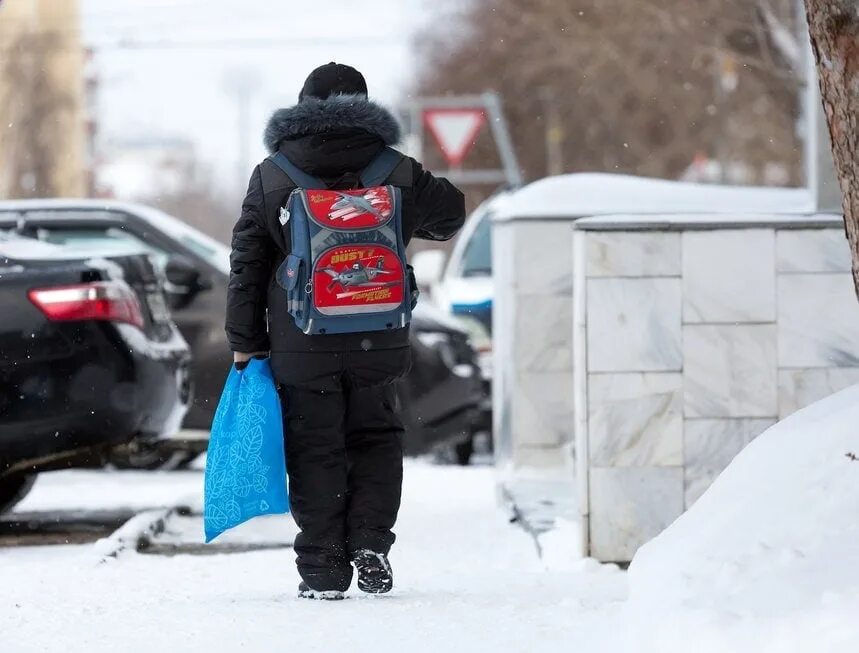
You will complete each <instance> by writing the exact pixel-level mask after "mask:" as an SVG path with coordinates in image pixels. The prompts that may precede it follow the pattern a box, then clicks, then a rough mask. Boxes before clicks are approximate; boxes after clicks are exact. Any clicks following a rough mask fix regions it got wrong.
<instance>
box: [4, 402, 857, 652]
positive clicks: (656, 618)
mask: <svg viewBox="0 0 859 653" xmlns="http://www.w3.org/2000/svg"><path fill="white" fill-rule="evenodd" d="M856 456H859V386H855V387H853V388H850V389H848V390H845V391H844V392H841V393H839V394H837V395H834V396H832V397H830V398H828V399H825V400H824V401H822V402H819V403H817V404H814V405H813V406H811V407H809V408H807V409H806V410H803V411H801V412H799V413H797V414H796V415H794V416H793V417H791V418H788V419H787V420H785V421H784V422H781V423H780V424H778V425H776V426H775V427H773V428H771V429H770V430H768V431H767V432H766V433H764V434H762V435H761V436H759V437H758V439H756V440H755V441H754V442H753V443H752V444H751V445H749V446H748V447H747V448H746V449H745V450H744V451H743V452H742V453H741V454H740V455H739V456H738V457H737V458H736V459H735V461H734V462H733V463H732V464H731V465H730V466H729V467H728V469H727V470H726V471H725V472H724V473H723V474H722V475H721V476H720V477H719V479H718V480H717V481H716V483H715V484H714V485H713V486H712V488H710V490H709V491H708V492H707V493H706V494H705V495H704V496H703V497H702V498H701V499H700V500H699V501H698V502H697V503H696V504H695V505H694V506H693V507H692V509H691V510H690V511H689V512H688V513H686V514H685V515H684V516H682V517H681V518H680V519H678V520H677V521H676V522H675V523H674V524H673V525H672V526H670V527H669V528H668V529H667V530H666V531H665V532H664V533H663V534H662V535H660V536H658V537H657V538H656V539H654V540H653V541H652V542H650V543H649V544H647V545H646V546H645V547H643V548H642V549H641V550H640V552H639V554H638V555H637V556H636V558H635V560H634V561H633V564H632V567H631V568H630V572H629V575H628V577H629V586H630V593H629V594H630V597H629V600H628V601H627V599H626V594H627V574H625V573H622V572H620V571H618V570H617V568H616V567H615V566H613V565H599V564H597V563H596V562H594V561H592V560H580V559H578V558H577V555H576V552H575V550H574V546H575V545H574V542H576V541H578V532H577V529H578V524H576V523H573V522H567V521H564V522H563V523H562V524H560V525H559V527H558V528H556V529H555V530H553V531H549V532H546V533H543V534H542V535H541V538H540V546H541V549H542V551H543V553H544V558H543V559H540V558H539V557H538V555H537V553H536V551H537V547H536V546H535V544H534V542H533V540H532V539H531V537H530V536H528V535H527V534H526V533H525V532H524V531H523V530H521V529H519V528H518V527H516V526H513V525H511V524H509V523H508V521H507V519H506V516H505V515H504V513H503V511H501V510H500V509H499V507H498V504H497V502H496V498H495V490H494V483H493V477H492V473H493V472H492V470H491V469H490V468H486V467H482V468H467V469H463V468H457V467H439V466H433V465H429V464H426V463H410V464H409V465H407V472H406V482H405V493H404V500H403V509H402V512H401V519H400V522H399V524H398V527H397V533H398V536H399V541H398V543H397V545H396V547H395V549H394V552H393V554H392V557H391V559H392V562H393V565H394V569H395V574H396V579H397V586H396V589H395V591H394V592H393V593H391V594H390V595H387V596H382V597H367V596H364V595H361V594H360V593H358V592H353V593H351V594H350V598H349V600H347V601H344V602H340V603H321V602H310V601H304V600H300V599H297V598H296V597H295V588H296V585H297V584H298V576H297V574H296V571H295V567H294V565H293V561H292V557H293V555H292V552H291V551H290V550H289V549H284V548H280V549H272V550H267V551H255V552H244V553H232V554H220V555H210V556H199V555H188V554H179V555H173V556H164V555H152V554H148V555H147V554H141V553H136V552H134V551H128V550H126V551H123V552H121V553H120V554H119V556H118V557H117V558H115V559H107V560H105V559H104V558H103V556H102V555H101V553H102V552H104V551H105V550H108V549H109V548H110V547H105V546H104V542H102V543H101V545H99V544H98V543H97V544H95V545H93V544H90V545H75V546H54V547H29V548H20V547H19V548H8V549H0V651H2V653H28V652H30V651H49V652H50V651H63V652H66V651H72V652H76V651H86V652H87V653H98V652H100V651H110V652H111V653H115V652H117V651H122V652H123V653H136V652H138V651H139V652H146V653H149V652H150V651H158V650H164V651H177V652H183V653H184V652H186V651H188V652H194V651H205V652H206V653H213V652H220V651H237V650H249V651H254V652H257V651H269V650H296V651H301V652H302V653H306V652H313V651H325V652H326V653H328V652H329V651H332V650H335V651H336V650H339V649H345V650H349V651H373V652H374V653H386V652H388V651H396V652H397V653H402V652H403V651H409V652H411V651H416V652H420V651H444V652H445V653H456V652H458V651H467V652H469V653H473V652H474V651H491V652H502V653H503V652H508V651H516V652H519V651H522V652H525V651H527V652H529V653H530V652H532V651H536V652H541V651H588V652H593V653H619V652H627V651H629V652H635V653H692V652H693V651H694V652H695V653H711V652H712V653H723V652H728V651H730V652H731V653H812V652H813V653H855V652H856V651H859V519H857V515H859V461H857V460H855V459H854V457H856ZM201 484H202V478H201V473H200V472H199V470H197V471H193V472H182V473H163V474H146V473H144V474H141V473H121V472H63V473H56V474H52V475H47V476H45V477H43V479H42V480H40V481H39V483H38V484H37V486H36V488H35V490H34V492H33V494H32V495H31V496H30V497H29V498H28V499H27V500H26V501H25V502H24V503H23V504H22V505H21V510H49V509H59V508H62V509H70V508H98V509H105V508H117V507H135V508H140V509H142V508H154V507H158V506H171V505H189V506H191V507H193V508H198V507H199V504H200V496H199V495H200V489H201ZM156 512H157V511H156ZM171 519H174V518H171ZM175 519H176V521H175V522H172V523H171V522H168V534H169V537H172V538H174V540H182V541H185V542H187V541H189V540H191V541H197V540H199V539H201V538H202V532H201V531H202V529H201V527H200V524H199V518H198V522H197V524H196V525H195V523H194V521H193V520H194V518H182V520H181V523H180V520H179V518H178V517H176V518H175ZM293 534H294V524H292V523H291V520H290V519H289V518H287V517H283V518H267V519H263V520H258V521H255V522H251V523H250V524H247V525H245V526H243V527H241V529H237V531H236V532H234V533H231V534H229V535H228V537H227V539H228V540H230V541H231V542H232V543H233V544H238V545H240V546H241V545H246V544H257V545H260V544H262V545H272V544H274V545H277V543H278V542H282V543H283V542H286V543H288V542H290V541H291V538H292V536H293ZM165 537H167V536H165Z"/></svg>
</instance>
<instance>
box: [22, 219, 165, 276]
mask: <svg viewBox="0 0 859 653" xmlns="http://www.w3.org/2000/svg"><path fill="white" fill-rule="evenodd" d="M35 236H36V238H37V239H38V240H41V241H43V242H46V243H53V244H55V245H62V246H64V247H67V248H69V249H71V250H74V249H78V250H86V251H94V252H100V253H104V254H121V253H124V252H128V251H144V252H148V253H150V254H153V255H154V258H155V260H156V262H157V263H158V265H159V266H161V267H162V268H163V267H164V266H166V265H167V258H168V255H167V252H165V251H164V250H161V249H159V248H157V247H153V246H152V245H151V244H150V243H147V242H145V241H143V240H141V239H140V238H138V237H137V236H135V235H134V234H131V233H128V232H127V231H125V230H123V229H119V228H118V227H111V226H107V225H105V227H104V228H102V227H71V226H70V227H57V226H51V227H38V228H37V229H36V231H35Z"/></svg>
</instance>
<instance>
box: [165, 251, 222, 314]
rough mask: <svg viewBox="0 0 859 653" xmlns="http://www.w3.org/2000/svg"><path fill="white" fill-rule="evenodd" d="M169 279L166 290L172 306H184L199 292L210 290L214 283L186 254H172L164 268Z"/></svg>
mask: <svg viewBox="0 0 859 653" xmlns="http://www.w3.org/2000/svg"><path fill="white" fill-rule="evenodd" d="M164 275H165V276H166V277H167V281H166V283H165V284H164V291H165V294H166V295H167V301H168V303H169V304H170V308H174V309H175V308H184V307H185V306H187V305H188V304H190V303H191V301H192V300H193V299H194V297H196V296H197V294H198V293H199V292H201V291H203V290H208V289H209V288H211V287H212V284H211V283H210V282H209V281H207V280H206V279H204V278H203V276H202V274H201V273H200V270H198V269H197V268H196V267H195V266H194V264H193V263H192V262H191V261H190V260H189V259H187V258H185V257H184V256H171V257H170V258H169V259H167V265H166V267H165V268H164Z"/></svg>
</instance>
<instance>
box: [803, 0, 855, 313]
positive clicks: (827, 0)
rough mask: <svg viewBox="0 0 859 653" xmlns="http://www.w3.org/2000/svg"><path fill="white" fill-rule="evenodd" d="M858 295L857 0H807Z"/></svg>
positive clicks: (810, 28) (821, 93)
mask: <svg viewBox="0 0 859 653" xmlns="http://www.w3.org/2000/svg"><path fill="white" fill-rule="evenodd" d="M805 8H806V14H807V17H808V26H809V31H810V32H811V45H812V48H813V50H814V57H815V59H816V61H817V72H818V78H819V80H820V95H821V97H822V99H823V107H824V110H825V112H826V121H827V123H828V125H829V136H830V138H831V140H832V154H833V158H834V159H835V170H836V172H837V173H838V181H839V183H840V185H841V193H842V196H843V208H844V227H845V230H846V232H847V239H848V240H849V241H850V251H851V254H852V257H853V283H854V285H855V287H856V293H857V297H859V0H805Z"/></svg>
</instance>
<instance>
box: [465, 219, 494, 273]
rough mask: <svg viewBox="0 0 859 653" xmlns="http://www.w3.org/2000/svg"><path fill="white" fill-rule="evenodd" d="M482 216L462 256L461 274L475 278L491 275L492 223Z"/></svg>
mask: <svg viewBox="0 0 859 653" xmlns="http://www.w3.org/2000/svg"><path fill="white" fill-rule="evenodd" d="M488 215H489V214H488V213H486V214H484V215H483V217H482V218H481V219H480V222H479V223H478V225H477V229H475V230H474V233H473V234H471V238H470V239H469V241H468V244H467V245H466V247H465V251H464V252H463V254H462V267H461V270H460V271H461V274H462V276H464V277H475V276H483V275H491V274H492V229H491V227H492V221H491V220H490V219H489V217H488Z"/></svg>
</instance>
